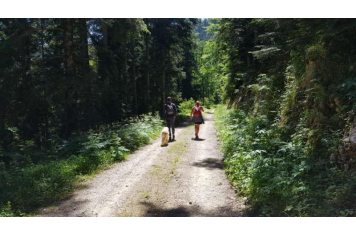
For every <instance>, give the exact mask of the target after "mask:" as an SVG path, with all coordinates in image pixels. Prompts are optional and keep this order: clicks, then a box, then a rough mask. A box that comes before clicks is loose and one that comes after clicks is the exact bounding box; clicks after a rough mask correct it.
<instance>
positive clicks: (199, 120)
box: [190, 101, 204, 140]
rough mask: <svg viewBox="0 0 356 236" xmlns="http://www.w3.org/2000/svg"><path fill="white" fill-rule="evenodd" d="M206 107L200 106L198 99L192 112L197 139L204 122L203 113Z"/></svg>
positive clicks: (191, 118)
mask: <svg viewBox="0 0 356 236" xmlns="http://www.w3.org/2000/svg"><path fill="white" fill-rule="evenodd" d="M202 112H204V109H203V107H202V106H200V102H199V101H196V102H195V106H194V107H192V111H191V112H190V120H193V122H194V123H195V139H196V140H198V139H199V127H200V125H201V124H204V119H203V114H202Z"/></svg>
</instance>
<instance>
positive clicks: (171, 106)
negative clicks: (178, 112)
mask: <svg viewBox="0 0 356 236" xmlns="http://www.w3.org/2000/svg"><path fill="white" fill-rule="evenodd" d="M166 112H167V115H170V116H171V115H173V114H174V108H173V105H172V103H171V104H167V110H166Z"/></svg>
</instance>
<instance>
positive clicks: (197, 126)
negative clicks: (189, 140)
mask: <svg viewBox="0 0 356 236" xmlns="http://www.w3.org/2000/svg"><path fill="white" fill-rule="evenodd" d="M198 128H199V124H195V138H197V137H198V132H199V131H198Z"/></svg>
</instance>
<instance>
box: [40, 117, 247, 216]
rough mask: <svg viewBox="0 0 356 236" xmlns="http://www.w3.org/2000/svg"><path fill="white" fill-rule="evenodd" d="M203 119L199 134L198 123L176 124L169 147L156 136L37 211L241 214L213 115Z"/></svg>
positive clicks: (53, 213)
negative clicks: (70, 192) (224, 161)
mask: <svg viewBox="0 0 356 236" xmlns="http://www.w3.org/2000/svg"><path fill="white" fill-rule="evenodd" d="M205 120H206V122H205V124H204V125H201V130H200V135H199V136H200V137H201V140H199V141H195V140H192V137H194V127H192V126H188V127H180V128H177V130H176V139H177V141H175V142H173V143H170V144H169V146H168V147H160V140H156V141H154V142H153V143H151V144H149V145H147V146H145V147H142V148H140V149H139V150H137V151H136V152H134V153H133V154H131V155H130V156H129V157H128V159H127V160H126V161H124V162H121V163H118V164H115V165H113V166H111V167H110V168H109V169H108V170H105V171H103V172H102V173H100V174H98V175H97V176H96V177H95V178H93V179H91V180H87V181H86V182H84V183H83V185H82V187H81V189H78V190H77V191H76V192H74V193H73V194H72V195H71V196H70V197H68V198H67V199H65V200H63V201H62V202H61V203H60V204H58V206H54V207H50V208H46V209H42V210H40V211H39V214H38V216H241V215H242V213H243V210H244V205H243V203H242V202H241V201H239V200H238V199H237V197H236V194H235V192H234V189H233V188H232V186H231V184H230V181H229V180H228V179H227V177H226V175H225V173H224V170H223V160H222V159H223V157H222V154H221V152H220V151H219V143H218V140H217V137H216V130H215V127H214V119H213V115H212V114H206V115H205Z"/></svg>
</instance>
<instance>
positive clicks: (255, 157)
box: [214, 106, 356, 216]
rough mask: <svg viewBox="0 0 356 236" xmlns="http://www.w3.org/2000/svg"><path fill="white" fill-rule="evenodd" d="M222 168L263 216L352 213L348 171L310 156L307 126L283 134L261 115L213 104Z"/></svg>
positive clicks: (353, 190) (354, 188) (355, 190)
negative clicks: (223, 166) (286, 135)
mask: <svg viewBox="0 0 356 236" xmlns="http://www.w3.org/2000/svg"><path fill="white" fill-rule="evenodd" d="M214 114H215V120H216V125H217V128H218V133H219V137H220V140H221V142H222V151H223V153H224V155H225V165H226V169H225V171H226V173H227V175H228V176H229V178H230V179H231V180H232V182H233V183H234V185H235V186H236V187H238V189H239V190H240V192H241V193H242V194H243V195H245V196H247V197H248V201H249V204H250V205H251V206H252V207H253V210H254V211H255V212H256V213H257V214H259V215H263V216H308V215H310V216H327V215H330V216H334V215H349V216H350V215H353V214H355V212H356V210H355V209H356V205H355V203H354V201H353V200H352V199H355V197H356V184H355V179H356V177H355V176H354V174H353V172H350V173H342V172H341V171H340V170H338V169H336V168H325V164H322V163H320V162H318V161H317V160H315V158H313V157H312V156H310V152H309V147H308V145H307V143H306V140H308V130H307V129H306V128H305V127H303V126H300V127H298V128H297V131H296V132H295V134H294V135H292V137H291V138H290V139H289V140H284V139H283V137H284V135H283V132H285V131H284V127H279V126H277V125H275V124H273V123H270V122H269V121H268V119H267V118H266V117H265V116H258V117H250V116H247V115H246V114H245V113H244V112H243V111H241V110H227V109H225V108H224V107H223V106H219V107H218V108H217V109H216V111H215V113H214Z"/></svg>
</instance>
